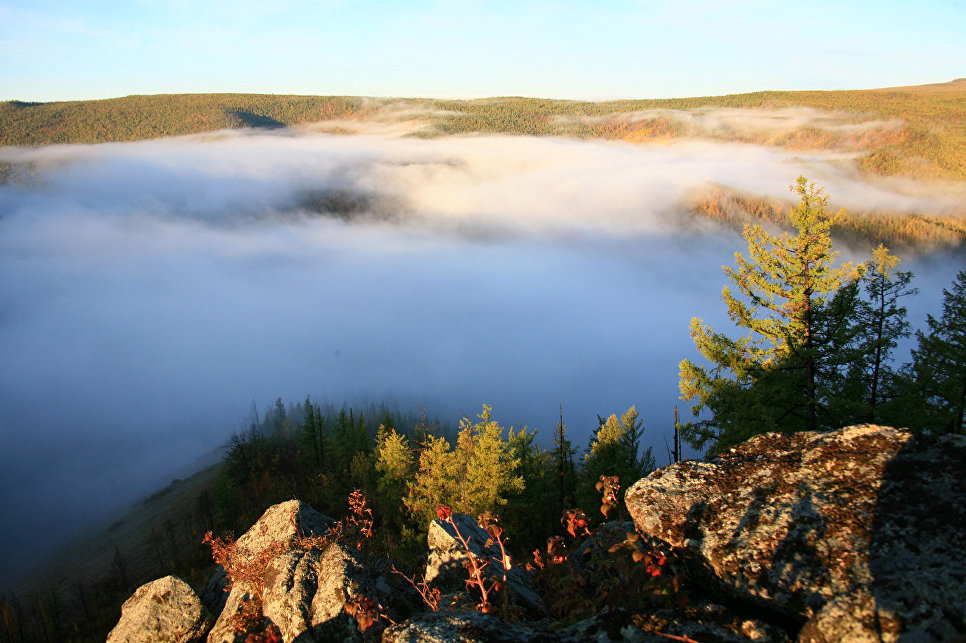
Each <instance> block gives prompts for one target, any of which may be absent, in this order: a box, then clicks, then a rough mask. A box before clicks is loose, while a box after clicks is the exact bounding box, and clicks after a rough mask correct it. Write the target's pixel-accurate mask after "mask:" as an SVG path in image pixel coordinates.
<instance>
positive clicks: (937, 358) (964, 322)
mask: <svg viewBox="0 0 966 643" xmlns="http://www.w3.org/2000/svg"><path fill="white" fill-rule="evenodd" d="M926 324H927V326H928V327H929V332H928V333H923V332H922V331H917V332H916V339H917V341H918V347H917V348H916V349H915V350H914V351H913V363H912V374H913V376H914V378H915V379H914V386H915V388H916V390H917V392H918V394H919V395H918V397H919V398H920V400H921V401H922V407H921V408H922V414H921V416H920V418H919V421H915V418H914V419H913V422H910V425H911V426H912V428H916V429H919V430H921V431H927V432H931V433H959V434H962V433H966V429H964V427H966V270H961V271H960V272H959V274H957V275H956V278H955V279H954V280H953V285H952V290H946V289H943V313H942V317H940V318H939V319H938V320H937V319H936V318H935V317H933V316H932V315H928V316H927V318H926Z"/></svg>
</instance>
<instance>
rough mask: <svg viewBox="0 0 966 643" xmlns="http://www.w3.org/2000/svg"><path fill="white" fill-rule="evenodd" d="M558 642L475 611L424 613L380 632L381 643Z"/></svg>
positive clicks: (548, 634) (545, 634) (553, 637)
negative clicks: (452, 642)
mask: <svg viewBox="0 0 966 643" xmlns="http://www.w3.org/2000/svg"><path fill="white" fill-rule="evenodd" d="M558 640H560V639H559V638H558V637H557V636H555V635H552V634H550V633H548V632H543V631H540V630H537V629H533V628H529V627H526V626H525V625H520V624H516V623H507V622H506V621H503V620H501V619H499V618H497V617H495V616H491V615H489V614H482V613H480V612H477V611H472V610H471V611H463V612H449V611H444V612H427V613H426V614H423V615H421V616H417V617H415V618H412V619H410V620H408V621H406V622H404V623H399V624H398V625H392V626H390V627H388V628H386V631H385V632H383V635H382V642H383V643H450V642H451V641H459V642H460V643H517V642H518V641H529V642H530V643H551V642H555V641H558Z"/></svg>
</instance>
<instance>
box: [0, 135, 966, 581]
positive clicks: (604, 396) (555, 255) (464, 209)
mask: <svg viewBox="0 0 966 643" xmlns="http://www.w3.org/2000/svg"><path fill="white" fill-rule="evenodd" d="M0 162H9V163H14V164H17V165H21V164H27V165H29V166H30V167H31V168H33V169H32V170H31V171H30V172H29V173H28V174H27V175H26V178H24V179H23V180H14V181H11V182H8V183H6V184H3V185H0V364H2V367H0V418H3V420H2V422H3V425H2V429H0V434H2V439H3V449H0V515H2V516H4V520H5V522H6V523H7V524H8V525H16V529H13V530H10V529H8V530H5V533H4V535H3V537H2V540H0V569H12V567H13V564H14V562H15V561H18V562H19V561H23V560H27V559H29V557H30V555H32V554H34V553H36V551H37V549H38V548H40V547H44V546H47V545H48V543H49V542H50V541H52V540H55V539H56V534H55V533H54V530H57V532H58V533H61V532H63V530H64V529H65V527H64V525H69V524H82V523H84V522H85V521H87V520H89V519H90V517H92V516H100V515H103V514H104V513H105V512H108V511H111V510H113V509H116V508H118V507H120V506H122V505H123V503H127V502H130V501H133V500H134V499H136V498H137V497H138V496H139V495H142V494H144V493H146V492H148V491H150V490H151V488H152V485H154V484H156V483H158V482H159V481H162V480H167V479H170V477H171V476H172V475H173V474H172V472H173V471H175V470H176V469H177V468H178V467H179V466H180V465H182V464H184V463H185V462H189V461H191V460H193V459H194V458H195V457H197V456H198V455H200V454H202V453H205V452H207V451H209V450H211V449H212V448H214V447H216V446H217V445H218V444H220V443H221V442H223V441H224V440H225V439H226V438H227V437H228V436H229V435H230V433H231V432H232V431H233V430H236V429H237V428H239V426H241V425H242V424H243V423H245V422H246V414H247V412H248V409H249V407H250V404H251V402H252V401H253V400H254V401H255V402H256V403H257V404H258V405H259V406H260V407H264V405H266V404H269V403H271V402H272V401H274V399H275V398H276V397H279V396H281V397H282V398H283V399H284V400H286V401H287V402H295V401H299V400H302V399H304V398H305V396H306V395H307V394H309V395H311V396H312V397H313V399H315V400H321V401H333V402H335V403H341V402H342V401H343V400H348V401H350V402H351V401H354V400H362V399H365V400H370V401H379V400H382V399H387V398H389V399H394V400H397V401H399V403H400V405H401V406H403V409H402V410H404V411H406V410H409V408H412V407H414V406H416V405H425V406H426V407H427V408H429V409H430V411H431V413H434V414H438V415H439V416H440V417H442V418H443V419H446V420H449V421H454V422H455V420H456V419H458V417H460V416H462V415H469V416H471V417H472V416H474V415H475V414H476V413H478V411H479V408H480V405H481V404H483V403H488V404H491V405H493V407H494V417H495V418H496V419H498V420H499V421H501V423H504V424H507V425H509V424H513V425H516V426H520V425H522V424H528V425H529V426H531V427H534V428H538V429H539V430H540V436H541V438H542V441H543V444H544V445H545V446H548V445H549V441H550V439H551V431H552V428H553V426H554V424H555V423H556V421H557V409H558V403H561V404H562V405H563V411H564V420H565V422H566V423H567V425H568V428H569V430H570V431H571V439H572V440H573V441H574V442H575V443H576V444H577V445H578V446H580V447H584V446H585V445H586V443H587V439H588V436H589V434H590V432H591V431H592V429H593V428H594V427H595V426H596V417H597V414H600V415H609V414H610V413H618V414H619V413H621V412H623V411H624V410H626V409H627V408H628V407H629V406H630V405H631V404H636V405H637V407H638V409H639V410H640V411H641V414H642V418H643V420H644V424H645V426H646V427H647V430H646V433H645V435H646V440H647V441H648V444H650V445H653V446H654V447H655V454H656V455H657V458H658V461H659V463H663V462H664V461H665V456H664V441H663V440H664V436H665V435H667V434H668V433H669V431H670V429H671V426H672V418H673V408H674V405H675V404H677V403H679V401H678V400H677V395H678V393H677V365H678V363H679V362H680V360H681V359H682V358H684V357H692V358H693V357H694V355H695V351H694V349H693V346H692V344H691V341H690V338H689V336H688V321H689V320H690V318H691V317H692V316H695V315H697V316H701V317H703V318H704V319H705V321H706V322H709V323H713V324H716V325H718V326H722V325H724V323H725V316H724V310H723V305H722V304H721V303H720V290H721V286H722V285H723V284H724V277H723V275H722V273H721V266H722V265H723V264H731V263H732V262H733V253H734V251H735V250H741V249H743V247H744V243H743V242H742V241H741V239H740V238H739V237H738V236H737V235H736V234H735V233H733V232H730V231H724V230H720V229H718V228H713V227H710V226H705V225H701V226H698V227H697V228H696V227H695V225H694V224H693V223H690V224H689V225H688V226H684V227H682V225H681V214H680V203H681V201H682V199H684V198H685V197H686V195H687V194H689V193H690V192H691V191H692V190H695V189H698V188H700V187H701V186H703V185H705V184H707V183H708V182H714V183H717V184H721V185H725V186H729V187H734V188H737V189H740V190H747V191H751V192H755V193H760V194H765V195H770V196H777V197H781V198H786V197H788V196H789V192H788V186H789V184H791V183H792V182H793V181H794V180H795V178H796V177H797V176H798V175H799V174H805V175H806V176H808V177H809V178H810V179H811V180H814V181H816V182H818V183H820V184H824V185H826V186H827V187H828V191H829V192H830V193H831V194H832V195H833V197H834V198H835V201H836V204H837V205H844V206H853V207H862V208H863V209H874V208H876V207H888V209H890V210H893V211H895V210H903V209H906V210H912V209H922V208H929V209H931V210H933V211H944V210H946V209H949V208H951V207H956V206H958V207H961V205H962V203H961V201H958V200H957V199H956V198H955V197H950V196H946V197H941V198H938V197H937V198H933V199H930V198H929V197H927V196H923V193H922V191H910V190H908V189H905V188H903V187H902V185H901V184H899V183H894V184H890V183H888V182H884V183H880V184H877V185H872V184H868V183H865V182H862V181H860V180H857V179H855V178H854V177H853V175H852V174H851V173H850V172H849V171H848V170H847V169H846V168H847V166H845V165H844V164H843V163H842V158H841V157H836V156H834V155H828V154H811V155H804V154H791V153H788V152H785V151H781V150H777V149H769V148H763V147H755V146H747V145H745V146H742V145H728V144H713V143H706V142H695V141H691V142H683V143H676V144H669V145H625V144H618V143H601V142H576V141H568V140H562V139H534V138H507V137H465V138H450V139H441V140H433V141H425V140H415V139H405V138H397V137H393V136H374V135H363V136H351V137H347V136H330V135H321V134H299V135H295V134H293V133H291V132H287V131H286V132H277V133H271V134H269V133H264V132H248V133H234V132H232V133H219V134H218V135H207V136H197V137H186V138H180V139H168V140H157V141H148V142H139V143H126V144H105V145H97V146H51V147H45V148H39V149H29V150H27V149H14V148H2V149H0ZM916 266H919V267H920V268H918V269H917V267H916ZM904 267H906V268H911V269H913V270H916V271H917V272H921V273H922V274H921V279H919V280H917V285H919V286H920V288H921V289H922V290H923V296H922V297H921V298H920V300H919V301H918V302H917V304H916V306H912V305H910V308H912V309H913V313H915V314H919V312H920V310H929V311H930V312H934V313H938V301H939V299H940V296H941V295H940V293H939V292H938V289H939V288H941V287H942V286H945V285H948V283H949V282H950V280H951V278H952V275H953V274H954V273H955V271H956V269H957V267H956V266H955V265H950V263H949V262H948V261H945V262H943V261H939V262H927V263H922V262H920V263H918V264H916V263H911V264H908V265H904ZM912 319H913V321H914V322H915V323H920V319H921V314H919V317H915V316H914V317H913V318H912ZM407 405H408V406H407ZM682 411H683V407H682ZM48 535H49V540H47V539H45V538H46V537H47V536H48Z"/></svg>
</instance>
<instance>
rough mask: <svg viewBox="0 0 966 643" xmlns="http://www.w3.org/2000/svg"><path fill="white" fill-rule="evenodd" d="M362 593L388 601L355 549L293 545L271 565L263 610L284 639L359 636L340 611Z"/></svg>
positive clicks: (267, 575)
mask: <svg viewBox="0 0 966 643" xmlns="http://www.w3.org/2000/svg"><path fill="white" fill-rule="evenodd" d="M360 594H362V595H364V596H366V597H367V598H370V599H373V600H374V601H376V602H377V603H380V602H385V601H386V599H387V597H385V596H383V595H382V594H381V592H380V591H379V589H378V588H377V587H376V583H375V581H374V580H373V578H372V574H371V573H370V571H369V570H368V569H367V568H366V567H365V566H364V565H363V563H362V561H361V560H360V559H359V556H358V554H357V553H356V551H355V550H353V549H350V548H347V547H344V546H343V545H341V544H338V543H335V544H332V545H329V546H328V547H327V548H326V549H325V550H324V551H319V550H309V551H305V550H300V549H296V550H292V551H289V552H286V553H284V554H281V555H279V556H276V557H275V558H274V559H272V562H271V563H269V565H268V568H267V569H266V571H265V593H264V595H263V602H262V604H263V612H264V614H265V617H266V618H268V619H269V620H271V621H272V622H273V623H275V625H276V626H277V627H278V628H279V631H280V632H281V634H282V640H283V641H351V640H362V636H361V634H360V633H359V630H358V627H357V625H356V621H355V620H353V619H352V618H351V617H350V616H349V615H348V614H347V613H346V612H345V610H344V608H345V606H346V603H347V602H349V601H350V600H351V599H352V598H354V597H356V596H359V595H360Z"/></svg>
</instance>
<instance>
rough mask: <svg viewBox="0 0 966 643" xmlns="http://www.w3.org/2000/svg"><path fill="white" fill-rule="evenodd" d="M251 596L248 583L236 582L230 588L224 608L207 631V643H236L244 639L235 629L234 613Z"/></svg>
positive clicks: (243, 605) (242, 607)
mask: <svg viewBox="0 0 966 643" xmlns="http://www.w3.org/2000/svg"><path fill="white" fill-rule="evenodd" d="M251 597H252V594H251V586H250V585H248V583H244V582H242V583H236V584H235V585H234V586H233V587H232V588H231V592H229V593H228V594H227V597H226V599H225V605H224V609H222V611H221V614H219V615H218V619H217V620H216V621H215V624H214V626H212V628H211V631H210V632H209V633H208V643H236V642H240V641H242V640H243V639H244V637H242V636H239V635H238V633H237V631H236V629H235V624H236V623H237V618H236V615H237V614H238V613H239V612H241V611H242V610H243V609H244V607H245V604H246V603H247V602H248V601H249V600H251Z"/></svg>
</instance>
